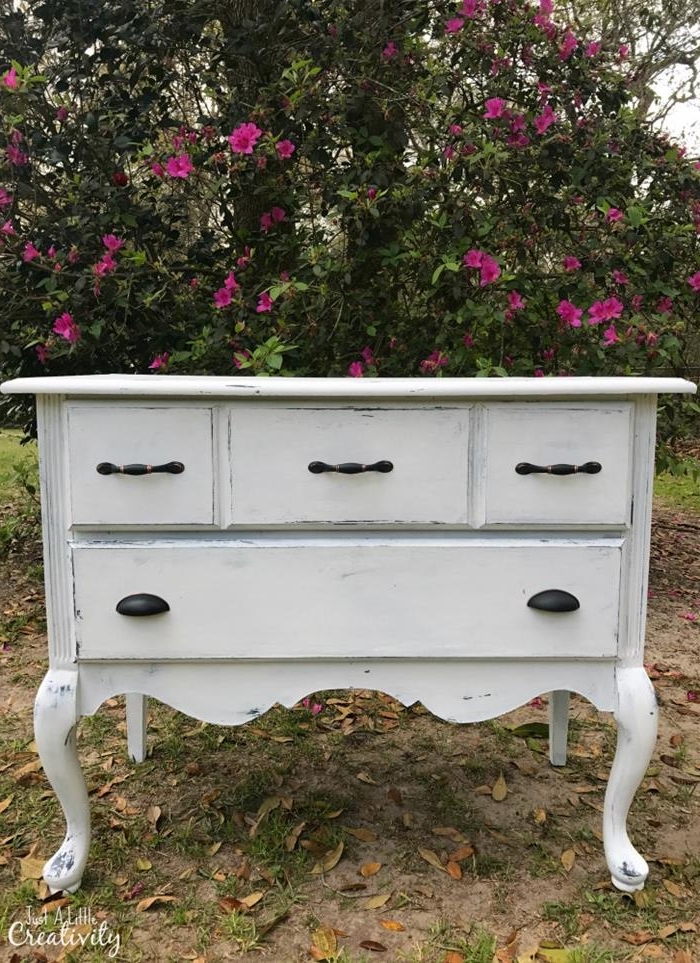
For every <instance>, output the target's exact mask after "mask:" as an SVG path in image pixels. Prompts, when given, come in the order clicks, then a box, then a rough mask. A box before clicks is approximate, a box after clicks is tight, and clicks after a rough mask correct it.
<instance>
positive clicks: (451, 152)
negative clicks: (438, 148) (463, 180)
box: [442, 144, 456, 160]
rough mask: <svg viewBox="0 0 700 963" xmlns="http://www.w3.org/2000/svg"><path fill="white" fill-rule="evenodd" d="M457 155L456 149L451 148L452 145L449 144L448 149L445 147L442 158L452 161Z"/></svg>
mask: <svg viewBox="0 0 700 963" xmlns="http://www.w3.org/2000/svg"><path fill="white" fill-rule="evenodd" d="M455 153H456V151H455V149H454V147H452V146H450V144H448V145H447V147H443V150H442V156H443V157H444V158H445V160H452V158H453V157H454V156H455Z"/></svg>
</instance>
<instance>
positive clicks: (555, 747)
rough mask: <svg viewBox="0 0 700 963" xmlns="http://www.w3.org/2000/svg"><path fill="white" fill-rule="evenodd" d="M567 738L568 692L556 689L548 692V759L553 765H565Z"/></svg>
mask: <svg viewBox="0 0 700 963" xmlns="http://www.w3.org/2000/svg"><path fill="white" fill-rule="evenodd" d="M568 738H569V693H568V691H567V690H566V689H557V690H556V691H554V692H550V694H549V761H550V762H551V764H552V765H553V766H565V765H566V745H567V741H568Z"/></svg>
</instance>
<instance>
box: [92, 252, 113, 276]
mask: <svg viewBox="0 0 700 963" xmlns="http://www.w3.org/2000/svg"><path fill="white" fill-rule="evenodd" d="M116 266H117V262H116V261H115V260H114V258H113V257H112V255H111V253H110V252H109V251H107V253H106V254H103V255H102V258H101V259H100V260H99V261H98V262H97V264H93V266H92V271H93V274H95V275H97V277H104V276H105V275H106V274H111V273H112V271H114V269H115V268H116Z"/></svg>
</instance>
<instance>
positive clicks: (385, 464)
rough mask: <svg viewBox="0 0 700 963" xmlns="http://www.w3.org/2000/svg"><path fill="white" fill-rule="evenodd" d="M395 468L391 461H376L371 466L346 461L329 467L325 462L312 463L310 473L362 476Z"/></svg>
mask: <svg viewBox="0 0 700 963" xmlns="http://www.w3.org/2000/svg"><path fill="white" fill-rule="evenodd" d="M393 470H394V466H393V464H392V463H391V462H390V461H375V462H374V463H373V464H371V465H363V464H361V463H360V462H358V461H346V462H344V463H342V464H340V465H328V464H326V462H325V461H312V462H311V464H310V465H309V471H310V472H313V474H314V475H320V474H321V473H322V472H324V471H332V472H338V473H340V474H341V475H361V474H363V473H364V472H366V471H381V472H384V473H386V472H389V471H393Z"/></svg>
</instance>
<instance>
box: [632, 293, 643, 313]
mask: <svg viewBox="0 0 700 963" xmlns="http://www.w3.org/2000/svg"><path fill="white" fill-rule="evenodd" d="M631 303H632V310H633V311H641V310H642V305H643V304H644V298H643V297H642V295H641V294H635V296H634V297H633V298H632V302H631Z"/></svg>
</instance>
